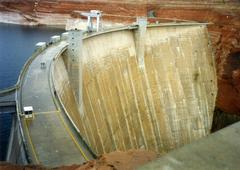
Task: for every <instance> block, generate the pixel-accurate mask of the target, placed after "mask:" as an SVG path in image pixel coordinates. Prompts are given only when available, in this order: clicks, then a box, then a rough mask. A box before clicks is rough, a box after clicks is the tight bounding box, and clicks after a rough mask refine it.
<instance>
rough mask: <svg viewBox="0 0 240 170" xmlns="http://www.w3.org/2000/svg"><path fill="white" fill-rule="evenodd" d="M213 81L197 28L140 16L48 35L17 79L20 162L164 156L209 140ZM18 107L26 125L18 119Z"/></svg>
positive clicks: (204, 37) (208, 50)
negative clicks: (137, 153)
mask: <svg viewBox="0 0 240 170" xmlns="http://www.w3.org/2000/svg"><path fill="white" fill-rule="evenodd" d="M41 63H44V67H41V65H42V64H41ZM216 79H217V78H216V71H215V63H214V56H213V52H212V47H211V43H210V42H209V37H208V32H207V28H206V24H204V23H188V22H185V23H160V24H150V25H148V24H147V21H146V20H145V19H144V18H139V19H138V20H137V24H134V25H130V26H125V27H121V28H113V29H109V30H103V31H100V32H92V33H88V32H86V31H82V30H78V29H77V28H76V29H73V30H70V31H69V32H68V33H64V34H63V35H62V36H61V38H60V37H59V36H55V37H52V39H51V43H50V44H49V45H48V44H46V43H40V44H38V50H37V51H36V52H35V54H34V55H33V56H32V57H31V58H30V59H29V61H28V63H27V64H26V66H25V68H24V71H23V72H22V74H21V75H20V87H19V89H18V92H17V95H16V98H17V101H19V102H18V103H17V106H18V107H17V110H18V113H19V115H20V116H21V118H19V120H21V121H20V122H21V125H22V126H21V128H22V131H23V139H24V141H23V143H24V144H25V145H24V146H25V152H26V155H28V159H29V161H31V162H32V163H41V164H44V165H47V166H51V167H53V166H57V165H68V164H73V163H81V162H84V161H86V160H89V159H92V158H93V157H94V155H100V154H103V153H108V152H111V151H115V150H129V149H141V148H144V149H147V150H152V151H155V152H157V153H160V154H164V153H167V152H169V151H170V150H173V149H175V148H179V147H180V146H183V145H184V144H188V143H191V142H193V141H195V140H197V139H200V138H202V137H204V136H206V135H208V134H209V133H210V129H211V125H212V118H213V110H214V106H215V98H216V93H217V84H216V81H217V80H216ZM25 106H32V107H33V113H34V119H32V120H26V119H25V117H24V112H23V107H25ZM9 155H11V151H10V152H9Z"/></svg>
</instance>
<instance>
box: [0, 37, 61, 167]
mask: <svg viewBox="0 0 240 170" xmlns="http://www.w3.org/2000/svg"><path fill="white" fill-rule="evenodd" d="M54 40H55V39H54ZM58 42H59V41H54V42H53V41H50V42H49V43H47V44H45V46H43V47H39V46H36V47H37V49H35V51H34V53H33V54H32V55H31V56H30V57H29V59H28V60H27V61H26V63H25V64H24V66H23V68H22V69H21V71H20V74H19V77H18V80H17V82H16V84H15V85H14V86H11V87H9V88H7V89H3V90H1V91H0V95H2V94H7V93H10V92H13V91H16V93H15V101H16V112H17V114H16V119H17V123H16V124H15V125H16V126H18V127H16V128H15V129H18V130H19V133H20V138H21V141H20V144H19V148H20V147H23V152H24V154H23V155H24V156H25V158H23V160H26V162H23V163H24V164H29V163H32V162H33V161H32V159H31V157H30V154H29V150H28V147H27V142H26V139H25V136H24V133H23V127H22V123H21V118H20V115H22V107H21V106H22V103H21V97H22V96H21V95H22V93H21V90H22V85H23V80H24V77H25V75H26V72H27V70H28V69H29V66H30V65H31V63H32V62H33V60H34V59H35V58H36V57H37V56H38V55H39V54H40V53H42V52H43V51H44V50H45V49H46V48H48V47H49V46H51V45H53V44H55V43H58ZM13 137H14V136H13V134H12V135H11V138H13ZM10 141H11V140H10ZM11 145H13V143H10V146H11ZM20 149H21V148H20ZM11 152H12V151H11V149H10V147H9V150H8V155H7V161H11V160H9V159H11Z"/></svg>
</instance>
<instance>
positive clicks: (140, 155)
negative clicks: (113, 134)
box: [0, 150, 157, 170]
mask: <svg viewBox="0 0 240 170" xmlns="http://www.w3.org/2000/svg"><path fill="white" fill-rule="evenodd" d="M156 157H157V155H156V154H155V153H154V152H148V151H144V150H130V151H128V152H120V151H116V152H112V153H108V154H104V155H102V156H100V157H99V158H98V159H96V160H92V161H89V162H86V163H85V164H83V165H72V166H62V167H56V168H52V169H53V170H96V169H97V170H132V169H135V168H137V167H138V166H141V165H143V164H145V163H147V162H149V161H151V160H154V159H156ZM0 169H1V170H48V168H46V167H43V166H40V165H27V166H21V165H13V164H9V163H4V162H2V163H0Z"/></svg>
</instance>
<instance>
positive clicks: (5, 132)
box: [0, 112, 14, 161]
mask: <svg viewBox="0 0 240 170" xmlns="http://www.w3.org/2000/svg"><path fill="white" fill-rule="evenodd" d="M12 114H14V113H12V112H4V113H2V112H0V161H4V160H5V157H6V152H7V146H8V140H9V136H10V131H11V125H12Z"/></svg>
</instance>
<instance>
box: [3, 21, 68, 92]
mask: <svg viewBox="0 0 240 170" xmlns="http://www.w3.org/2000/svg"><path fill="white" fill-rule="evenodd" d="M62 32H64V30H63V29H56V28H48V27H29V26H20V25H13V24H1V23H0V89H3V88H7V87H9V86H12V85H14V84H15V83H16V81H17V79H18V75H19V73H20V70H21V68H22V67H23V65H24V63H25V62H26V61H27V59H28V58H29V57H30V56H31V54H32V53H33V51H34V49H35V44H36V43H37V42H39V41H49V40H50V37H51V36H52V35H56V34H61V33H62Z"/></svg>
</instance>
